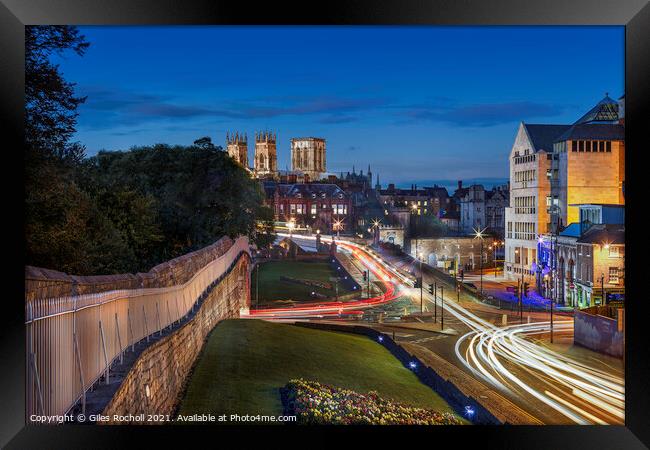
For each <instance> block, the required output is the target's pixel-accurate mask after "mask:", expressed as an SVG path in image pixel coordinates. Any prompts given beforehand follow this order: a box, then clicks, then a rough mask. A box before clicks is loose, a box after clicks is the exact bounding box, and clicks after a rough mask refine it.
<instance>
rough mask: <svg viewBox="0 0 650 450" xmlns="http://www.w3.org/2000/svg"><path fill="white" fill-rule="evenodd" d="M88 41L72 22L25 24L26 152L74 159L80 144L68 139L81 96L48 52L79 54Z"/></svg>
mask: <svg viewBox="0 0 650 450" xmlns="http://www.w3.org/2000/svg"><path fill="white" fill-rule="evenodd" d="M88 46H89V43H88V42H87V41H86V40H85V37H84V36H83V35H81V34H79V30H78V29H77V28H76V27H74V26H67V25H61V26H27V27H25V141H26V144H27V150H28V152H30V153H32V152H34V153H36V154H34V155H30V156H31V157H36V156H37V155H39V156H41V157H46V158H51V157H54V158H57V159H59V160H62V161H66V162H67V161H69V160H70V161H72V162H78V161H80V160H81V158H83V154H84V148H83V146H81V145H80V144H78V143H72V144H71V143H70V142H69V141H70V138H71V137H72V135H73V134H74V132H75V125H76V123H77V115H78V113H77V107H78V106H79V105H80V104H81V103H83V102H84V101H85V97H76V96H75V95H74V84H73V83H70V82H68V81H65V79H64V78H63V76H62V75H61V73H60V71H59V66H58V65H56V64H53V63H52V62H51V61H50V57H51V55H52V54H58V55H61V54H63V53H65V52H66V51H71V52H73V53H76V54H77V55H79V56H83V54H84V53H85V52H86V49H87V48H88Z"/></svg>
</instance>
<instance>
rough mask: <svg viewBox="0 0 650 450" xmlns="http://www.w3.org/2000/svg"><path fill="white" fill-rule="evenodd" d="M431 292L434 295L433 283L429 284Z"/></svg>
mask: <svg viewBox="0 0 650 450" xmlns="http://www.w3.org/2000/svg"><path fill="white" fill-rule="evenodd" d="M429 294H431V295H433V284H429Z"/></svg>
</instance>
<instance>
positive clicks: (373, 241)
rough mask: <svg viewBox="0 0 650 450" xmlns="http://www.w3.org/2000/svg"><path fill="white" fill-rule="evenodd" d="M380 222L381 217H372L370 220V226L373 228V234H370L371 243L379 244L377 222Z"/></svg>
mask: <svg viewBox="0 0 650 450" xmlns="http://www.w3.org/2000/svg"><path fill="white" fill-rule="evenodd" d="M380 223H381V219H378V218H376V217H375V218H374V219H373V220H372V226H371V227H370V228H372V229H373V231H374V232H373V235H372V243H373V245H374V244H379V224H380Z"/></svg>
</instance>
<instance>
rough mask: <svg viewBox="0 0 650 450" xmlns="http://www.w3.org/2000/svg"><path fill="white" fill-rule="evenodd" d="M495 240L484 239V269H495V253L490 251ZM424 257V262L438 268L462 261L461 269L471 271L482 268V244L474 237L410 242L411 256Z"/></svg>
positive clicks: (414, 240)
mask: <svg viewBox="0 0 650 450" xmlns="http://www.w3.org/2000/svg"><path fill="white" fill-rule="evenodd" d="M493 242H494V238H492V237H485V238H484V239H483V254H484V255H485V258H484V261H483V268H489V267H493V262H492V256H493V252H492V250H490V249H489V247H490V245H491V244H492V243H493ZM416 246H417V251H418V253H421V254H423V255H424V262H425V263H427V264H430V265H432V266H436V265H437V263H438V262H442V261H449V260H454V261H460V266H461V268H463V267H465V266H466V265H469V266H470V268H471V269H478V268H479V267H480V261H481V259H480V253H481V242H480V240H479V239H475V238H474V237H472V236H468V237H442V238H420V239H417V245H416V239H414V238H413V239H410V240H409V254H410V255H411V256H413V257H415V251H416Z"/></svg>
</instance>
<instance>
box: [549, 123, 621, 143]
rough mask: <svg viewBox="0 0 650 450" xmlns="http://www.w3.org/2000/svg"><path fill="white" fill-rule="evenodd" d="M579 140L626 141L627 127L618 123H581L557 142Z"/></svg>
mask: <svg viewBox="0 0 650 450" xmlns="http://www.w3.org/2000/svg"><path fill="white" fill-rule="evenodd" d="M570 139H571V140H578V139H596V140H603V141H623V140H625V127H624V126H623V125H620V124H618V123H616V124H614V123H579V124H576V125H572V126H571V127H570V128H569V129H568V130H566V131H565V132H564V133H562V134H561V135H560V136H558V137H557V139H555V142H562V141H568V140H570Z"/></svg>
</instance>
